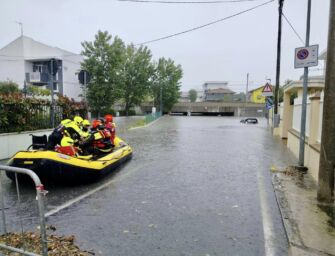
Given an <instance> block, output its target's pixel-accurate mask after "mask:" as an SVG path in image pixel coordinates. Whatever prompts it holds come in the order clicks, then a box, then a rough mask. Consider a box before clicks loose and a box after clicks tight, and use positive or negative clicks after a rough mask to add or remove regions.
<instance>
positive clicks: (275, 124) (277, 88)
mask: <svg viewBox="0 0 335 256" xmlns="http://www.w3.org/2000/svg"><path fill="white" fill-rule="evenodd" d="M278 1H279V7H278V13H279V16H278V40H277V68H276V88H275V103H274V104H275V106H274V114H275V115H277V114H278V94H279V83H280V57H281V28H282V16H283V5H284V0H278ZM273 118H274V119H275V116H274V117H273ZM278 125H279V123H277V122H274V127H278Z"/></svg>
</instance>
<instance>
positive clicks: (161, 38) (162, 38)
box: [135, 0, 274, 46]
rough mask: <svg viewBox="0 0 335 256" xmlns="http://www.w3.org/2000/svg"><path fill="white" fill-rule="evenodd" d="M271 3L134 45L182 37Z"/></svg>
mask: <svg viewBox="0 0 335 256" xmlns="http://www.w3.org/2000/svg"><path fill="white" fill-rule="evenodd" d="M273 1H274V0H270V1H268V2H265V3H263V4H259V5H256V6H254V7H252V8H249V9H246V10H244V11H241V12H238V13H235V14H233V15H230V16H227V17H224V18H222V19H218V20H215V21H212V22H209V23H207V24H204V25H200V26H197V27H194V28H191V29H187V30H184V31H182V32H178V33H175V34H172V35H168V36H163V37H160V38H157V39H153V40H149V41H145V42H143V43H139V44H135V45H136V46H137V45H143V44H149V43H153V42H157V41H160V40H164V39H168V38H171V37H175V36H179V35H182V34H186V33H189V32H192V31H195V30H198V29H201V28H204V27H208V26H210V25H213V24H216V23H219V22H221V21H224V20H228V19H230V18H233V17H236V16H239V15H241V14H243V13H246V12H250V11H252V10H254V9H257V8H259V7H262V6H264V5H267V4H269V3H271V2H273Z"/></svg>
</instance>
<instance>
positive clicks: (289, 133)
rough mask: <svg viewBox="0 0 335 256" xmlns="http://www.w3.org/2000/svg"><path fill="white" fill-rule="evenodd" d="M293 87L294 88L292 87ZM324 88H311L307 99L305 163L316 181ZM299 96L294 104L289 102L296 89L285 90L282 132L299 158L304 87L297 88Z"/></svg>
mask: <svg viewBox="0 0 335 256" xmlns="http://www.w3.org/2000/svg"><path fill="white" fill-rule="evenodd" d="M291 89H292V88H291ZM321 90H322V88H319V87H317V88H315V89H313V88H310V89H309V95H308V100H307V111H306V133H305V135H306V140H305V159H304V164H305V166H306V167H308V170H309V171H308V172H309V173H310V174H311V176H312V177H313V179H314V180H315V181H318V173H319V160H320V141H321V129H322V114H323V92H321ZM295 91H297V92H298V97H297V98H296V99H295V100H294V105H290V104H289V100H290V93H292V92H294V90H292V91H291V90H286V91H285V92H284V111H283V125H282V126H283V129H282V131H281V133H280V135H281V137H282V138H287V147H288V148H289V150H290V151H291V152H292V153H293V154H294V155H295V156H296V157H297V158H298V157H299V144H300V143H299V142H300V140H299V136H300V125H301V124H300V122H301V101H302V88H300V87H298V88H295Z"/></svg>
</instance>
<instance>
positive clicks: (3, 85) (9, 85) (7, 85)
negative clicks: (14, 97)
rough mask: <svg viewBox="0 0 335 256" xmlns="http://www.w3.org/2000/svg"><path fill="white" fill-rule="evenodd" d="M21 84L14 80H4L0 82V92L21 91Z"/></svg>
mask: <svg viewBox="0 0 335 256" xmlns="http://www.w3.org/2000/svg"><path fill="white" fill-rule="evenodd" d="M19 91H20V90H19V85H18V84H17V83H14V82H13V81H10V80H8V81H3V82H0V93H1V94H11V93H15V92H19Z"/></svg>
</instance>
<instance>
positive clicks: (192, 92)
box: [188, 89, 198, 102]
mask: <svg viewBox="0 0 335 256" xmlns="http://www.w3.org/2000/svg"><path fill="white" fill-rule="evenodd" d="M188 97H189V98H190V101H191V102H195V101H196V100H197V97H198V93H197V91H196V90H194V89H191V90H189V91H188Z"/></svg>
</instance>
